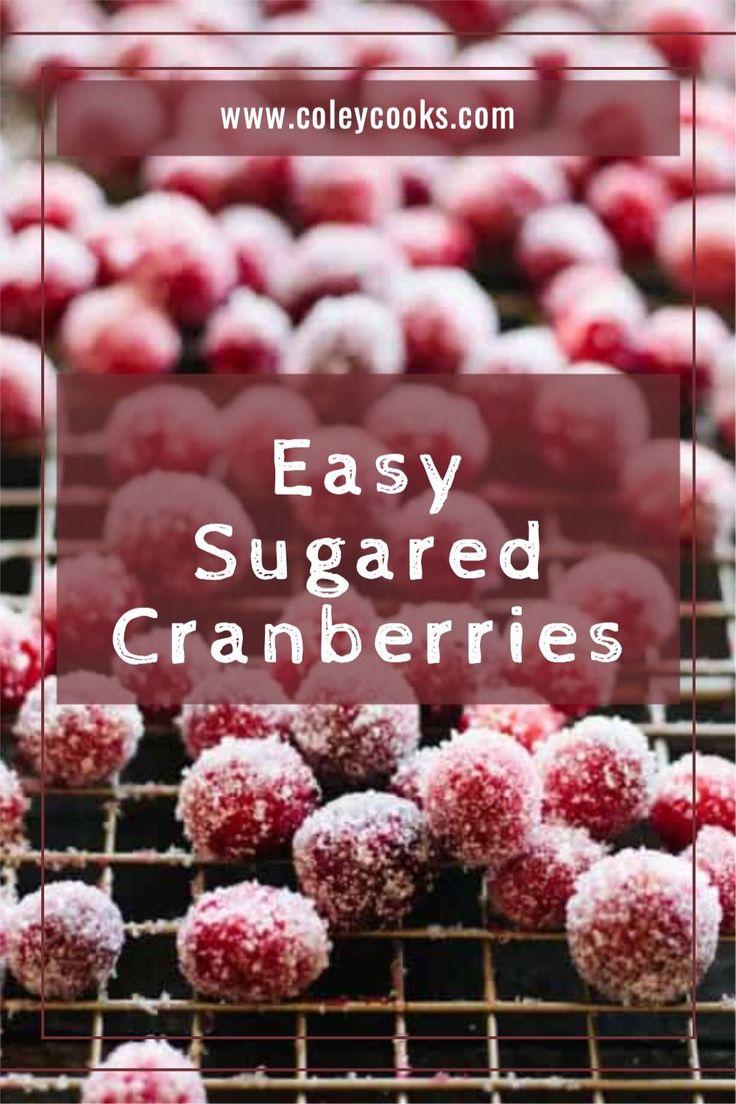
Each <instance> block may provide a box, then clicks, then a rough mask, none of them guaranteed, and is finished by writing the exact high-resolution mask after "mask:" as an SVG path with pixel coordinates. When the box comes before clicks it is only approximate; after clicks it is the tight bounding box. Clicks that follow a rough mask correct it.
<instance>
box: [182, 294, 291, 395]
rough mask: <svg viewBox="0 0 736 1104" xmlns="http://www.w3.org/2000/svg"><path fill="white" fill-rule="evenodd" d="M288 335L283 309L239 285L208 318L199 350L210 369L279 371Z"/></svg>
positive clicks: (286, 318)
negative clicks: (200, 349) (201, 346)
mask: <svg viewBox="0 0 736 1104" xmlns="http://www.w3.org/2000/svg"><path fill="white" fill-rule="evenodd" d="M290 336H291V323H290V321H289V316H288V315H287V314H286V312H285V311H284V310H282V308H281V307H280V306H279V305H278V303H274V302H273V301H272V300H270V299H266V298H265V297H262V296H259V295H256V294H255V292H253V291H251V290H250V288H238V289H237V291H234V292H233V294H232V295H231V296H230V298H229V299H228V301H227V303H224V304H223V305H222V306H221V307H219V308H218V309H217V310H216V311H215V312H214V313H213V314H212V315H211V317H210V318H209V319H208V321H207V327H206V329H205V333H204V343H203V348H202V351H203V353H204V357H205V360H206V361H207V364H208V366H209V368H210V369H211V371H213V372H228V373H246V374H256V375H270V374H273V373H274V372H278V371H279V369H280V367H281V364H282V361H283V359H284V355H285V352H286V348H287V345H288V342H289V338H290Z"/></svg>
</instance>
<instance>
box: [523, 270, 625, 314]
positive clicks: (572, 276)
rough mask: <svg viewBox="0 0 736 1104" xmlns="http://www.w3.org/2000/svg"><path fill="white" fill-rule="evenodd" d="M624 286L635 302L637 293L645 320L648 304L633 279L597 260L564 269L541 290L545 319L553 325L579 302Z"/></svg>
mask: <svg viewBox="0 0 736 1104" xmlns="http://www.w3.org/2000/svg"><path fill="white" fill-rule="evenodd" d="M623 287H625V288H627V289H628V295H629V299H630V300H631V302H632V303H633V301H634V297H635V296H636V295H637V294H638V296H639V301H640V303H641V304H642V312H641V314H642V317H643V316H644V313H645V311H646V301H645V300H644V298H643V297H642V295H641V292H640V291H639V289H638V288H637V286H636V284H635V283H634V282H633V280H631V279H630V278H629V277H628V276H627V275H626V273H625V272H622V270H621V269H620V268H617V267H616V266H615V265H611V264H597V263H596V262H594V261H593V262H586V261H581V262H580V264H572V265H568V267H567V268H563V269H562V270H561V271H560V272H558V273H557V275H556V276H553V277H552V279H551V280H550V281H549V283H548V284H547V285H546V286H545V287H544V288H543V289H542V292H541V296H540V301H541V305H542V309H543V310H544V313H545V315H546V317H547V318H548V319H549V320H550V322H553V323H555V322H558V321H559V320H560V319H562V318H564V316H565V315H567V314H568V313H569V312H570V311H571V310H574V309H575V308H576V307H577V305H578V303H580V301H581V300H584V299H586V298H587V297H588V296H589V295H591V294H593V293H595V292H604V291H609V290H611V289H620V288H623ZM625 294H626V293H625Z"/></svg>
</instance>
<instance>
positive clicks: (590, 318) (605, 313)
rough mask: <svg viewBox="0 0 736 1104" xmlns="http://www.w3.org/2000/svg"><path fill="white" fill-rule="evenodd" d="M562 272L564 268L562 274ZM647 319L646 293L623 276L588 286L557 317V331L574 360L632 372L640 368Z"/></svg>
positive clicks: (567, 354)
mask: <svg viewBox="0 0 736 1104" xmlns="http://www.w3.org/2000/svg"><path fill="white" fill-rule="evenodd" d="M573 267H574V268H576V269H577V268H578V267H587V266H577V265H576V266H573ZM563 275H564V271H563V272H562V273H560V276H563ZM558 278H559V277H558ZM553 282H554V281H553ZM645 319H646V302H645V300H644V296H643V295H642V294H641V292H640V291H639V289H638V288H637V287H635V286H634V284H633V283H631V281H628V280H626V278H625V277H624V278H623V279H622V280H621V281H618V282H611V283H607V284H606V285H605V286H600V287H596V286H595V285H593V286H592V287H590V288H586V289H585V290H584V291H583V293H582V294H581V296H580V298H579V299H577V300H576V302H575V303H574V304H572V305H571V306H570V307H568V309H567V310H566V311H565V312H564V314H561V315H559V316H558V318H557V319H556V320H555V334H556V336H557V340H558V341H559V343H560V346H561V348H562V349H563V351H564V353H565V355H566V356H567V357H568V358H569V360H571V361H577V362H580V361H583V362H585V361H594V362H596V363H603V364H607V365H610V366H612V367H614V368H620V369H621V370H622V371H624V372H632V371H635V370H637V369H638V368H639V343H640V336H641V331H642V328H643V326H644V325H645Z"/></svg>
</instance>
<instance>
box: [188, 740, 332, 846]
mask: <svg viewBox="0 0 736 1104" xmlns="http://www.w3.org/2000/svg"><path fill="white" fill-rule="evenodd" d="M319 797H320V791H319V786H318V785H317V781H316V779H315V777H314V775H313V774H312V772H311V770H310V769H309V767H308V766H307V764H306V763H305V762H304V760H303V759H302V757H301V756H300V755H299V753H298V752H296V751H294V749H293V748H292V747H290V746H289V745H288V744H285V743H283V742H282V741H281V740H278V739H275V738H273V739H270V740H238V739H234V738H233V737H230V736H226V737H225V739H224V740H222V742H221V743H219V744H218V745H217V747H213V748H209V749H208V750H207V751H204V752H202V754H201V755H200V757H199V759H197V761H196V763H195V764H194V766H193V767H190V768H189V769H188V770H186V771H185V772H184V776H183V779H182V784H181V788H180V790H179V804H178V806H177V810H176V815H177V817H178V818H179V819H180V820H182V821H183V822H184V832H185V834H186V835H187V837H188V838H189V839H190V840H191V841H192V844H193V846H194V849H195V851H196V852H197V854H198V855H200V856H201V857H202V858H207V859H243V858H250V857H251V856H253V855H260V854H262V853H264V852H268V851H272V850H274V849H275V848H277V847H279V846H281V845H283V844H285V843H288V842H289V841H290V840H291V837H292V836H293V834H294V832H295V831H296V829H297V828H298V827H299V825H300V824H301V823H302V821H303V820H304V819H305V818H306V817H307V816H308V815H309V814H310V813H311V812H313V811H314V809H315V808H316V806H317V803H318V801H319Z"/></svg>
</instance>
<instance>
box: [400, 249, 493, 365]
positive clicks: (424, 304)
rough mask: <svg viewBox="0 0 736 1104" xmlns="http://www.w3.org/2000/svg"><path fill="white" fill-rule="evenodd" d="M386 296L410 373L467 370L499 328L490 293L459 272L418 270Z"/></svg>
mask: <svg viewBox="0 0 736 1104" xmlns="http://www.w3.org/2000/svg"><path fill="white" fill-rule="evenodd" d="M387 295H388V298H389V300H390V302H391V303H392V304H393V305H394V306H395V308H396V310H397V312H398V314H399V318H400V321H401V326H402V329H403V331H404V341H405V345H406V365H407V370H408V371H409V372H439V373H447V374H448V375H451V374H453V373H457V372H462V371H464V370H465V366H466V364H467V362H468V360H469V359H470V356H471V354H472V353H473V352H474V350H475V349H476V348H477V346H478V345H479V344H481V343H483V342H485V341H488V340H490V339H491V338H492V337H493V336H494V334H495V333H496V330H497V329H498V315H497V312H496V307H495V305H494V302H493V300H492V299H491V297H490V295H489V294H488V293H487V292H486V291H484V290H483V289H482V288H481V287H480V285H479V284H477V283H476V282H475V280H474V279H473V277H472V276H470V274H469V273H467V272H464V271H463V270H462V269H459V268H420V269H413V270H412V271H410V272H407V273H404V274H402V275H401V276H399V277H398V278H397V279H396V281H395V283H394V284H392V285H391V286H390V288H389V289H388V292H387Z"/></svg>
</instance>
